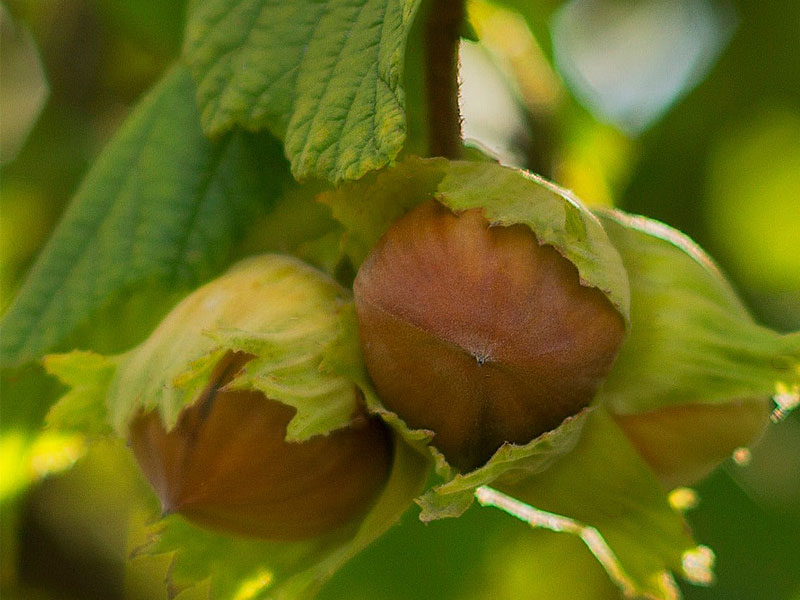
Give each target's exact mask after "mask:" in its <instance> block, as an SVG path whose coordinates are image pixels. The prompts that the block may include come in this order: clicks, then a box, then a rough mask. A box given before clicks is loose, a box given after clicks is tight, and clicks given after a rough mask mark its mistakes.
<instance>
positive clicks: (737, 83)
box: [0, 0, 800, 600]
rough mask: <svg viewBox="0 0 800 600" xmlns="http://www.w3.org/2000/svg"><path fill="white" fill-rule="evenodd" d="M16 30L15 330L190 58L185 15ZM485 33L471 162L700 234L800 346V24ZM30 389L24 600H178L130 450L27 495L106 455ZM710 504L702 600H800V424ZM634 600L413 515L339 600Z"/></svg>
mask: <svg viewBox="0 0 800 600" xmlns="http://www.w3.org/2000/svg"><path fill="white" fill-rule="evenodd" d="M509 6H514V7H515V8H516V9H517V10H518V11H519V12H511V11H509V10H508V8H509ZM0 7H1V8H0V11H2V14H1V15H0V16H1V17H2V40H1V41H0V51H1V52H2V65H1V66H2V69H1V70H0V72H2V84H0V85H1V88H0V98H2V104H0V108H1V109H2V112H1V113H0V132H2V156H1V157H0V159H1V160H2V171H0V185H2V188H1V190H0V191H1V193H0V261H1V262H0V267H2V271H1V272H0V310H4V309H5V308H6V307H7V306H8V304H9V301H10V299H11V298H13V296H14V293H15V291H16V289H17V288H18V286H19V284H20V282H21V280H22V279H23V277H24V275H25V273H26V270H27V269H28V268H29V267H30V265H31V263H32V261H33V260H34V259H35V257H36V255H37V252H38V250H39V249H40V248H41V246H42V244H43V243H44V242H45V241H46V239H47V237H48V235H49V233H50V232H51V230H52V229H53V227H54V226H55V224H56V223H57V221H58V218H59V215H60V214H61V212H62V211H63V210H64V207H65V206H66V204H67V202H68V201H69V199H70V197H71V196H72V194H73V193H74V192H75V190H76V188H77V187H78V185H79V183H80V180H81V178H82V176H83V175H84V174H85V173H86V171H87V169H88V167H89V166H90V165H91V163H92V161H93V160H94V158H95V157H96V156H97V155H98V153H99V152H100V150H101V149H102V147H103V145H104V143H105V142H106V141H107V139H108V138H109V136H110V135H111V134H112V133H113V132H114V131H115V129H116V128H117V127H118V125H119V124H120V123H121V121H122V119H124V117H125V115H126V114H127V113H128V112H129V110H130V109H131V107H132V106H133V105H134V104H135V102H136V100H137V99H138V97H139V96H140V95H141V94H142V93H143V91H144V90H146V89H147V88H148V87H149V86H150V85H151V84H152V83H153V82H154V81H155V80H156V79H157V78H158V77H159V76H160V74H161V73H162V72H163V71H164V70H165V68H166V67H167V66H168V65H169V64H170V63H171V62H172V61H173V60H174V59H175V57H176V56H177V55H178V54H179V51H180V38H181V30H182V26H183V3H182V2H178V1H175V2H163V1H161V0H137V1H134V0H131V1H128V2H121V1H117V0H31V1H27V2H26V1H19V0H17V1H12V2H6V3H5V4H4V5H3V4H0ZM469 14H470V18H471V22H472V26H473V28H474V30H475V32H476V33H477V37H479V38H480V39H481V43H476V42H465V43H464V47H463V48H462V61H463V65H462V78H463V100H462V110H463V113H464V121H465V123H464V133H465V136H466V137H467V139H468V140H472V142H473V143H475V144H477V145H479V146H481V147H483V148H485V149H487V150H488V151H490V152H492V153H494V154H496V155H497V156H499V157H500V158H501V160H503V161H504V162H506V163H509V164H516V165H519V166H526V167H528V168H531V169H532V170H535V171H537V172H540V173H543V174H544V175H546V176H548V177H550V178H552V179H554V180H555V181H556V182H558V183H560V184H562V185H564V186H566V187H569V188H572V189H573V190H574V191H575V192H576V193H577V195H578V196H580V197H582V198H583V199H584V200H586V201H587V202H589V203H597V204H614V205H616V206H619V207H621V208H624V209H626V210H629V211H632V212H637V213H642V214H645V215H648V216H651V217H654V218H657V219H660V220H662V221H664V222H666V223H668V224H670V225H673V226H675V227H677V228H678V229H681V230H683V231H685V232H686V233H688V234H689V235H690V236H692V237H693V238H694V239H695V240H696V241H698V242H699V243H700V244H701V245H702V246H703V247H704V248H706V249H707V250H708V251H709V252H710V253H711V254H712V256H714V257H715V258H716V259H717V260H718V261H719V263H720V265H721V267H722V269H723V270H724V271H725V272H726V273H727V274H728V275H729V276H730V278H731V280H732V281H733V282H734V285H735V286H736V288H737V289H738V290H739V291H740V292H741V294H742V296H743V298H744V299H745V300H746V302H747V303H748V305H749V306H750V308H751V309H752V311H753V313H754V315H755V316H756V318H757V319H758V320H759V321H760V322H762V323H763V324H765V325H767V326H770V327H773V328H775V329H778V330H780V331H789V330H798V329H800V58H798V57H800V2H797V1H796V0H773V1H765V2H752V1H750V0H739V1H730V2H712V1H710V0H709V1H706V0H647V1H643V2H632V1H622V0H591V1H590V0H582V1H572V2H565V3H562V2H555V1H552V0H530V1H527V2H526V1H524V0H513V1H511V2H506V3H503V4H502V5H501V4H497V5H495V4H490V3H487V2H472V3H470V5H469ZM531 32H533V35H532V34H531ZM412 76H413V75H409V77H412ZM40 109H41V110H40ZM167 158H168V157H165V159H167ZM11 381H12V383H13V386H12V387H13V389H9V386H6V388H5V389H4V390H2V391H3V396H4V401H3V406H2V413H1V414H0V434H1V435H2V437H0V468H2V474H1V475H0V477H2V481H0V509H1V510H2V531H1V532H0V534H1V535H2V538H1V540H0V544H1V545H2V562H1V563H0V577H1V579H0V583H1V584H2V592H3V596H4V597H20V598H56V599H58V598H64V599H73V598H75V599H84V598H87V599H88V598H98V599H100V598H102V599H114V598H123V597H129V598H165V597H166V592H165V590H164V587H163V585H162V583H161V582H162V581H163V579H164V577H165V574H166V571H167V567H168V564H167V562H166V561H165V559H163V558H145V557H139V558H136V559H134V560H133V561H132V562H131V563H130V564H129V565H128V567H127V569H126V567H125V564H126V560H125V559H126V557H127V556H128V555H129V554H130V551H131V549H132V548H134V547H135V543H136V540H135V539H132V538H131V537H129V531H131V530H132V526H131V523H136V521H137V519H140V515H139V513H138V512H137V511H138V509H137V507H138V506H139V505H140V504H141V502H143V501H144V502H147V501H148V500H146V498H147V492H146V490H145V489H144V486H143V484H142V483H141V481H140V480H139V479H138V476H137V475H136V472H135V470H134V469H133V467H132V465H131V463H130V457H129V456H128V453H127V451H126V449H124V448H121V447H118V446H114V445H110V444H106V445H101V446H98V447H96V448H95V449H93V450H92V451H90V452H89V455H88V456H87V457H86V458H83V459H82V460H80V461H79V462H78V463H77V465H76V467H75V468H74V469H73V470H71V471H69V472H67V473H66V474H62V475H56V474H51V475H50V476H49V477H46V478H44V480H43V481H42V482H41V483H39V484H37V485H35V486H34V487H32V488H28V489H26V483H27V482H28V481H31V480H33V479H37V478H39V477H40V476H43V475H46V474H48V473H55V472H57V471H59V470H61V469H63V468H64V467H66V466H69V465H70V464H72V463H73V462H74V461H75V460H77V459H78V458H79V457H80V456H82V455H83V454H84V452H85V447H84V445H83V442H82V440H81V439H80V438H69V437H63V436H61V437H57V436H50V437H48V436H47V435H44V436H37V435H35V433H34V428H35V424H36V423H38V422H39V420H40V419H41V416H42V413H43V411H44V410H45V409H46V403H47V401H49V400H48V399H50V398H52V397H54V394H55V393H56V392H57V390H56V389H55V388H56V386H55V384H52V383H50V384H43V383H42V382H41V380H40V378H38V377H37V376H35V375H31V374H30V373H27V372H25V371H23V372H20V373H15V374H14V375H13V377H12V379H11ZM16 398H30V401H28V402H25V403H24V404H21V403H14V402H13V400H14V399H16ZM37 400H39V402H37ZM696 489H697V492H698V494H699V497H700V504H699V506H698V507H697V508H696V509H694V510H693V511H691V512H689V513H688V519H689V521H690V522H691V524H692V526H693V528H694V530H695V533H696V537H697V539H698V541H699V542H700V543H703V544H706V545H708V546H711V547H712V548H713V549H714V550H715V552H716V554H717V568H716V572H717V576H718V581H717V584H716V585H715V586H714V587H711V588H693V587H690V586H682V589H683V591H684V595H685V596H686V597H687V598H690V599H692V598H697V599H705V598H708V599H711V598H720V599H762V598H763V599H776V600H780V599H789V600H800V550H799V548H800V414H794V415H793V416H791V417H790V418H789V419H788V420H787V421H786V422H784V423H782V424H780V425H778V426H773V427H772V428H771V429H770V430H769V432H768V434H767V435H766V437H765V438H764V439H763V440H762V441H761V443H760V444H759V445H758V446H757V447H756V448H754V450H753V457H752V461H751V462H750V464H749V465H748V466H744V467H740V466H735V465H733V463H732V461H731V462H730V464H726V465H724V466H723V467H722V468H721V469H720V470H718V471H717V472H716V473H715V474H714V475H713V476H712V477H710V478H709V479H708V480H707V481H705V482H703V483H701V484H700V485H698V486H697V487H696ZM142 498H145V500H142ZM133 529H135V527H134V528H133ZM615 597H617V595H616V591H615V590H614V588H613V587H612V586H611V585H610V583H609V582H608V580H607V578H606V576H605V574H604V573H603V571H602V570H601V569H600V568H599V567H598V566H597V565H596V564H595V563H594V561H593V560H592V558H591V556H590V555H589V554H588V552H587V551H586V550H585V549H584V548H583V547H582V546H581V545H580V543H579V542H578V541H577V540H575V539H573V538H570V537H568V536H566V535H564V534H554V533H549V532H531V531H528V530H526V529H525V528H524V527H523V526H522V525H520V524H519V523H517V522H514V521H512V519H511V518H510V517H508V516H506V515H503V514H501V513H499V512H492V511H491V510H488V509H478V508H473V509H471V510H470V511H469V512H468V514H467V515H466V516H465V517H463V518H462V519H459V520H458V521H446V522H437V523H434V524H432V525H429V526H424V525H422V524H421V523H419V522H418V521H417V519H416V515H415V514H414V512H413V511H411V512H409V514H407V515H406V517H405V518H404V520H403V521H402V523H401V524H400V525H399V526H397V527H395V528H394V529H393V530H392V531H391V532H390V533H389V534H388V535H386V536H385V537H384V538H382V539H381V540H379V541H378V542H377V543H376V544H375V545H374V546H373V547H371V548H370V549H368V550H367V551H366V552H364V553H363V554H362V555H360V556H359V557H358V558H357V559H356V560H354V561H353V562H352V563H351V564H349V565H348V566H347V567H346V568H345V569H344V570H343V571H342V572H340V573H339V574H337V575H336V576H335V578H334V580H333V581H332V582H331V583H330V584H329V585H328V586H327V588H326V590H325V592H324V593H323V598H324V599H325V600H333V599H336V598H348V599H351V598H352V599H354V600H358V599H361V598H363V599H387V600H390V599H391V600H395V599H397V600H400V599H409V598H443V599H444V598H454V599H455V598H458V599H467V600H473V599H479V598H487V599H488V598H499V599H524V598H567V599H569V598H615Z"/></svg>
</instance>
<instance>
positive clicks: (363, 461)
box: [129, 355, 392, 540]
mask: <svg viewBox="0 0 800 600" xmlns="http://www.w3.org/2000/svg"><path fill="white" fill-rule="evenodd" d="M232 356H233V355H228V357H226V358H225V359H223V361H222V362H221V363H220V365H219V366H218V367H217V369H216V370H215V374H214V375H212V383H211V384H210V385H209V387H208V388H207V389H206V390H205V391H204V393H203V394H202V396H201V398H199V399H198V401H197V402H195V403H194V404H193V405H191V406H189V407H187V408H185V409H184V410H183V411H182V412H181V414H180V416H179V418H178V423H177V425H176V426H175V427H174V428H173V429H172V430H171V431H169V432H167V431H166V430H165V428H164V425H163V423H162V421H161V418H160V417H159V415H158V413H157V412H149V413H146V414H140V415H138V416H137V417H136V418H135V419H134V420H133V421H132V423H131V425H130V437H129V439H130V445H131V447H132V449H133V452H134V454H135V456H136V458H137V460H138V462H139V464H140V466H141V468H142V471H143V472H144V474H145V476H146V477H147V479H148V481H149V482H150V484H151V485H152V486H153V488H154V489H155V491H156V493H157V495H158V497H159V499H160V500H161V503H162V506H163V509H164V511H165V512H168V513H169V512H178V513H180V514H181V515H183V516H184V517H186V518H187V519H189V520H191V521H193V522H195V523H197V524H199V525H203V526H207V527H210V528H213V529H217V530H221V531H225V532H230V533H237V534H242V535H246V536H252V537H259V538H266V539H273V540H300V539H307V538H312V537H316V536H319V535H322V534H325V533H327V532H329V531H331V530H334V529H336V528H337V527H339V526H342V525H344V524H345V523H347V522H349V521H351V520H353V519H354V518H356V517H357V516H359V515H361V514H363V513H365V512H366V511H367V509H368V508H369V506H370V505H371V504H372V502H373V501H374V499H375V497H376V496H377V494H378V492H379V491H380V490H381V489H382V488H383V486H384V484H385V482H386V480H387V478H388V473H389V468H390V463H391V456H392V450H391V440H390V436H389V433H388V431H387V429H386V427H385V426H384V424H383V423H382V422H381V421H380V420H378V419H375V418H368V417H367V416H365V415H363V416H360V417H358V418H357V419H355V420H354V423H353V425H352V426H350V427H348V428H344V429H339V430H336V431H333V432H331V433H330V434H328V435H325V436H315V437H313V438H311V439H309V440H307V441H303V442H287V441H286V440H285V436H286V426H287V424H288V423H289V421H290V420H291V418H292V417H293V415H294V412H295V411H294V409H293V408H291V407H289V406H286V405H284V404H281V403H280V402H277V401H274V400H269V399H267V398H266V397H265V396H264V395H263V394H262V393H260V392H254V391H227V390H223V389H220V388H222V387H223V386H224V384H225V383H226V382H227V381H229V380H230V379H231V378H232V376H233V375H234V374H235V372H236V371H238V370H239V368H240V367H241V366H242V364H243V362H244V360H246V358H245V359H244V360H243V359H242V355H238V356H233V358H231V357H232ZM354 393H355V390H354Z"/></svg>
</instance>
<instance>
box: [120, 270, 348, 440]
mask: <svg viewBox="0 0 800 600" xmlns="http://www.w3.org/2000/svg"><path fill="white" fill-rule="evenodd" d="M350 302H351V300H350V294H349V292H348V291H347V290H345V289H344V288H343V287H341V286H339V285H338V284H337V283H336V282H334V281H333V280H332V279H330V278H328V277H327V276H325V275H324V274H323V273H321V272H319V271H317V270H316V269H313V268H311V267H309V266H308V265H306V264H304V263H302V262H301V261H299V260H297V259H295V258H291V257H286V256H280V255H261V256H255V257H252V258H249V259H246V260H244V261H241V262H240V263H237V264H236V265H235V266H234V267H232V268H231V269H230V271H228V272H227V273H226V274H225V275H223V276H221V277H218V278H217V279H215V280H214V281H212V282H211V283H208V284H206V285H205V286H203V287H201V288H199V289H198V290H196V291H195V292H193V293H192V294H191V295H189V296H188V297H187V298H186V299H184V301H183V302H181V303H180V304H179V305H178V306H177V307H175V309H173V310H172V312H170V314H169V315H168V316H167V318H166V319H165V320H164V321H162V323H161V325H159V327H158V328H157V329H156V330H155V331H154V332H153V334H152V335H151V336H150V337H149V338H148V339H147V340H145V342H143V343H142V344H141V345H139V346H138V347H136V348H135V349H134V350H132V351H131V352H130V353H128V355H126V356H125V357H124V358H123V359H122V361H121V362H120V367H119V370H118V371H117V374H116V376H115V377H114V379H113V380H112V381H111V384H110V389H109V402H110V413H111V420H112V423H113V425H114V428H115V429H116V431H117V432H118V433H119V434H120V435H123V436H124V435H125V432H126V430H127V424H128V422H129V420H130V418H131V416H132V415H133V414H134V413H135V412H137V411H138V410H145V411H148V410H153V409H158V410H159V412H160V413H161V417H162V420H163V422H164V423H165V425H166V426H167V427H168V428H171V427H172V426H173V425H174V424H175V423H176V421H177V419H178V415H179V414H180V412H181V410H182V409H183V408H184V407H186V406H187V405H190V404H192V403H194V402H195V401H196V400H197V398H198V397H199V395H200V392H201V391H202V390H203V389H205V388H206V387H207V386H208V385H209V382H210V378H211V377H212V374H213V371H214V370H215V369H216V368H217V365H218V363H219V361H220V360H221V359H222V358H223V356H224V355H225V354H228V353H230V352H244V353H247V354H250V355H251V356H252V359H251V360H250V361H249V362H248V363H247V365H246V366H245V367H244V368H242V369H241V370H240V371H239V372H238V373H237V374H235V376H234V378H233V380H232V381H231V382H230V383H229V384H228V385H229V386H230V387H231V388H236V389H255V390H261V391H263V392H264V393H265V394H266V395H267V397H269V398H271V399H273V400H278V401H280V402H283V403H285V404H287V405H289V406H293V407H294V408H296V409H297V412H296V413H295V415H294V417H293V418H292V420H291V421H290V423H289V426H288V435H287V439H290V440H293V441H301V440H304V439H308V438H310V437H312V436H314V435H317V434H320V433H327V432H329V431H332V430H334V429H336V428H339V427H344V426H346V425H348V424H350V422H351V420H352V418H353V415H354V414H355V413H356V412H357V411H356V404H357V400H358V399H357V395H356V391H355V387H354V386H353V382H352V381H350V380H348V379H346V378H345V377H343V376H341V375H338V374H335V373H331V372H329V371H328V370H326V369H323V368H321V364H322V361H323V358H324V356H325V352H326V349H327V348H328V346H330V345H331V344H333V343H334V342H335V341H336V340H337V338H338V337H339V335H340V312H341V311H342V310H343V308H344V307H345V306H346V305H347V304H349V303H350Z"/></svg>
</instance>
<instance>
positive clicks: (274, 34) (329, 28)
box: [184, 0, 419, 181]
mask: <svg viewBox="0 0 800 600" xmlns="http://www.w3.org/2000/svg"><path fill="white" fill-rule="evenodd" d="M418 4H419V0H356V1H355V2H346V1H344V0H326V1H323V2H311V1H308V0H306V1H294V2H285V3H281V2H275V1H274V0H236V1H235V2H231V1H230V0H197V1H196V2H194V4H193V5H191V7H190V10H189V17H188V23H187V28H186V38H185V44H184V55H185V58H186V61H187V63H188V64H189V66H190V67H191V70H192V74H193V76H194V78H195V81H197V84H198V86H197V87H198V89H197V98H198V103H199V105H200V107H201V116H202V122H203V128H204V129H205V131H206V132H207V133H208V134H210V135H219V134H221V133H223V132H224V131H227V130H228V129H230V128H231V127H232V126H234V125H236V124H238V125H241V126H244V127H245V128H247V129H250V130H255V129H261V128H264V127H267V128H269V129H270V130H271V131H272V132H273V133H274V134H275V135H277V136H279V137H281V138H283V139H284V140H285V146H286V155H287V156H288V157H289V159H290V161H291V163H292V172H293V173H294V175H295V176H296V177H297V178H306V177H321V178H325V179H328V180H330V181H341V180H343V179H358V178H359V177H361V176H362V175H363V174H364V173H366V172H367V171H370V170H373V169H377V168H380V167H382V166H384V165H386V164H387V163H388V162H390V161H391V160H392V159H394V157H395V156H397V153H398V152H399V151H400V149H401V148H402V145H403V141H404V139H405V114H404V98H403V88H402V85H401V82H402V77H403V65H404V51H405V43H406V38H407V36H408V33H409V30H410V28H411V22H412V19H413V16H414V13H415V11H416V8H417V5H418Z"/></svg>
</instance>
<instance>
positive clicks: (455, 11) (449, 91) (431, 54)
mask: <svg viewBox="0 0 800 600" xmlns="http://www.w3.org/2000/svg"><path fill="white" fill-rule="evenodd" d="M464 17H465V9H464V0H433V1H432V3H431V7H430V12H429V14H428V20H427V23H426V24H425V87H426V101H427V105H428V133H429V140H430V142H429V143H430V148H429V150H430V154H431V156H444V157H447V158H458V157H459V156H460V155H461V148H462V145H461V111H460V110H459V105H458V42H459V39H460V35H461V26H462V23H463V21H464Z"/></svg>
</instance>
